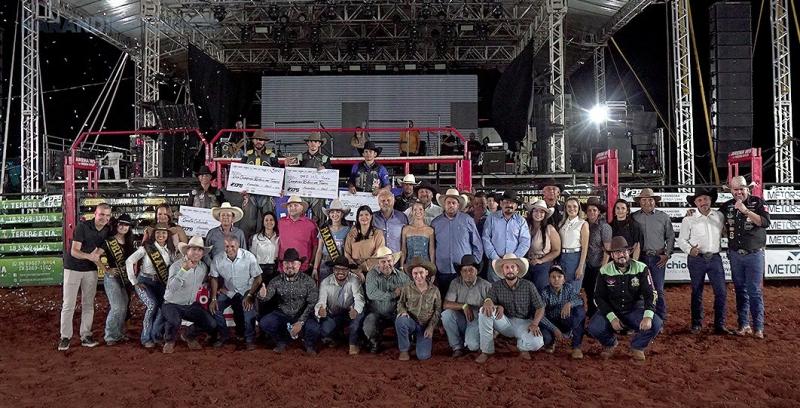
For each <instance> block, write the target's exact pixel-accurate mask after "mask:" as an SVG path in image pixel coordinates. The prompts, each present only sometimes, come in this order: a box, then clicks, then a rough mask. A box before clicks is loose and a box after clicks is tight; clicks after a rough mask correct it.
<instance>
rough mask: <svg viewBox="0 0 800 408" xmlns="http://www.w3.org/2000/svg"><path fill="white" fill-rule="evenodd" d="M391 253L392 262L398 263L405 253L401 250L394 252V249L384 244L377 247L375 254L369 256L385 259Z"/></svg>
mask: <svg viewBox="0 0 800 408" xmlns="http://www.w3.org/2000/svg"><path fill="white" fill-rule="evenodd" d="M389 255H391V256H392V264H396V263H397V261H399V260H400V257H401V256H402V255H403V253H402V252H400V251H398V252H392V250H391V249H390V248H389V247H385V246H382V247H380V248H378V249H376V250H375V255H374V256H371V257H369V259H383V258H385V257H387V256H389Z"/></svg>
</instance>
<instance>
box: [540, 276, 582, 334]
mask: <svg viewBox="0 0 800 408" xmlns="http://www.w3.org/2000/svg"><path fill="white" fill-rule="evenodd" d="M542 301H543V302H544V304H545V307H544V319H542V324H543V325H544V326H545V327H547V328H548V329H550V330H551V331H555V329H557V327H556V326H555V325H554V324H553V323H552V322H551V321H550V319H553V320H556V321H559V320H562V319H561V308H563V307H564V305H565V304H567V303H572V307H583V300H582V299H581V296H580V294H579V293H578V292H576V291H575V287H573V286H572V285H564V286H562V287H561V292H559V293H556V290H555V289H553V287H552V286H550V285H547V287H545V288H544V289H542Z"/></svg>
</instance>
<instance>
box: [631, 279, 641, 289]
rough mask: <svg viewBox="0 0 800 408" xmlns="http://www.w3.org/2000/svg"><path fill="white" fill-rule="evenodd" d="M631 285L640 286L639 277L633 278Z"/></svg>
mask: <svg viewBox="0 0 800 408" xmlns="http://www.w3.org/2000/svg"><path fill="white" fill-rule="evenodd" d="M631 286H633V287H634V288H638V287H639V278H633V279H631Z"/></svg>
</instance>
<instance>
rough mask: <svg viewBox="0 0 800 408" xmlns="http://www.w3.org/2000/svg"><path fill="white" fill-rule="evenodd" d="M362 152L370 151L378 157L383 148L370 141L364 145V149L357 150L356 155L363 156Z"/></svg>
mask: <svg viewBox="0 0 800 408" xmlns="http://www.w3.org/2000/svg"><path fill="white" fill-rule="evenodd" d="M364 150H372V151H373V152H375V153H378V156H380V155H381V152H382V151H383V148H382V147H380V146H378V145H377V144H375V142H373V141H372V140H369V141H367V142H366V143H364V147H362V148H360V149H358V154H364Z"/></svg>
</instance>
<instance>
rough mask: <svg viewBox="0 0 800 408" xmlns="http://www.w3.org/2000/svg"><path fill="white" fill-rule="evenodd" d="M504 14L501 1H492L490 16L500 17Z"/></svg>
mask: <svg viewBox="0 0 800 408" xmlns="http://www.w3.org/2000/svg"><path fill="white" fill-rule="evenodd" d="M504 14H505V12H504V11H503V3H500V2H497V3H494V7H493V8H492V16H493V17H494V18H502V17H503V15H504Z"/></svg>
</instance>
